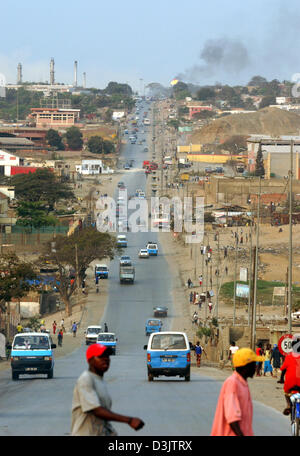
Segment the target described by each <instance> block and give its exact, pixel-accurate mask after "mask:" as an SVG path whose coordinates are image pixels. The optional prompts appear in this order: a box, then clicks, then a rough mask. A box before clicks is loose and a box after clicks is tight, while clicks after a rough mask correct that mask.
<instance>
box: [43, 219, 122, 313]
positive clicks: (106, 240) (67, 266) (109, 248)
mask: <svg viewBox="0 0 300 456" xmlns="http://www.w3.org/2000/svg"><path fill="white" fill-rule="evenodd" d="M117 251H118V247H117V241H116V238H115V236H112V235H111V234H109V233H101V232H99V231H97V230H96V229H94V228H86V229H83V230H81V231H78V232H75V233H74V234H72V235H71V236H57V238H56V241H55V249H53V246H52V243H51V242H49V243H48V244H47V245H46V247H45V252H44V254H43V256H42V257H41V258H40V259H41V260H42V261H45V258H47V259H48V260H50V261H51V262H53V263H54V264H56V265H57V267H58V272H57V280H58V282H59V285H57V288H58V292H59V294H60V296H61V299H62V301H63V302H64V303H65V307H66V312H67V315H72V304H71V297H72V295H73V294H74V292H75V291H76V289H77V280H74V281H73V282H72V283H71V281H70V270H71V269H73V270H75V271H76V276H77V277H78V279H79V281H80V283H81V281H82V280H83V279H84V277H85V273H86V270H87V268H88V267H89V265H90V264H91V262H92V261H94V260H99V261H101V260H102V259H104V258H109V259H113V258H114V255H115V253H116V252H117ZM76 252H77V256H76ZM77 265H78V267H77Z"/></svg>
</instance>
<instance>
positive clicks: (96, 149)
mask: <svg viewBox="0 0 300 456" xmlns="http://www.w3.org/2000/svg"><path fill="white" fill-rule="evenodd" d="M87 146H88V149H89V151H90V152H91V153H92V154H102V153H103V148H104V141H103V138H102V137H101V136H91V137H90V139H89V140H88V143H87Z"/></svg>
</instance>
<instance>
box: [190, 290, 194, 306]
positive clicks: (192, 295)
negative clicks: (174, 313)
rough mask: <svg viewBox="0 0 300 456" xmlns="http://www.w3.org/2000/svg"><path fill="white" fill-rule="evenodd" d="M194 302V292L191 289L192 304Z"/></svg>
mask: <svg viewBox="0 0 300 456" xmlns="http://www.w3.org/2000/svg"><path fill="white" fill-rule="evenodd" d="M193 302H194V293H193V292H192V291H191V292H190V304H193Z"/></svg>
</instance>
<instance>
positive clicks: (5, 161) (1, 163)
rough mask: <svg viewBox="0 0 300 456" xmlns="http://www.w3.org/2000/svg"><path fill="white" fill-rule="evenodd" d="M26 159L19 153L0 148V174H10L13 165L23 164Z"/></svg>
mask: <svg viewBox="0 0 300 456" xmlns="http://www.w3.org/2000/svg"><path fill="white" fill-rule="evenodd" d="M23 165H24V159H23V158H21V157H18V156H17V155H13V154H10V153H9V152H6V151H5V150H0V175H2V176H3V175H4V176H10V175H11V167H12V166H23Z"/></svg>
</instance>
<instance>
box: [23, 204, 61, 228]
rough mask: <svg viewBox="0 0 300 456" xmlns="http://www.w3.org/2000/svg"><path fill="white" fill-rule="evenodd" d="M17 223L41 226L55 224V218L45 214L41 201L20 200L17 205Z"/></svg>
mask: <svg viewBox="0 0 300 456" xmlns="http://www.w3.org/2000/svg"><path fill="white" fill-rule="evenodd" d="M17 216H18V220H17V225H20V226H25V227H30V228H41V227H42V226H55V225H56V224H57V219H56V218H55V217H53V216H50V215H48V214H47V210H46V209H45V205H44V203H42V202H38V201H37V202H32V201H20V202H19V203H18V207H17Z"/></svg>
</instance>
